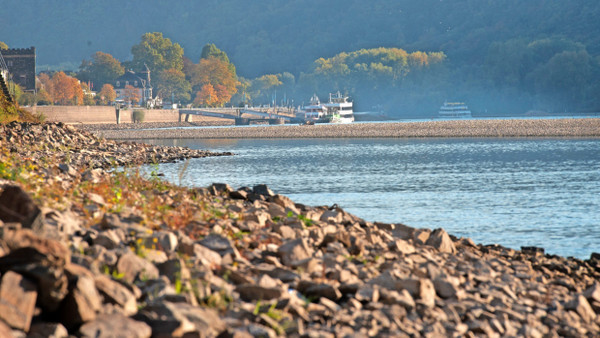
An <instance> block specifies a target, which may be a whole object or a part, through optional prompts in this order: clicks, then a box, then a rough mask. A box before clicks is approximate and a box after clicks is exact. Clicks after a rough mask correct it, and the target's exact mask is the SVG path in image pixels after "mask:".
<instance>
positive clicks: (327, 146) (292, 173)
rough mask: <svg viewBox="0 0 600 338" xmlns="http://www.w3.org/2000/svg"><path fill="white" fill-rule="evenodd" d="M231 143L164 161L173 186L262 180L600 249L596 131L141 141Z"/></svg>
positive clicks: (422, 224) (374, 215)
mask: <svg viewBox="0 0 600 338" xmlns="http://www.w3.org/2000/svg"><path fill="white" fill-rule="evenodd" d="M144 141H145V142H149V143H154V144H163V145H177V146H188V147H190V148H198V149H208V150H212V151H232V152H234V153H235V154H236V155H235V156H231V157H212V158H202V159H193V160H190V161H189V163H188V167H187V170H185V172H184V174H183V176H181V175H180V174H179V173H180V169H181V168H182V165H183V164H181V163H179V164H161V165H160V168H159V170H160V172H162V173H164V174H165V177H166V178H167V179H168V180H169V181H172V182H174V183H176V184H182V185H186V186H208V185H210V184H211V183H213V182H223V183H228V184H229V185H231V186H232V187H234V188H238V187H241V186H249V187H252V186H253V185H256V184H260V183H266V184H268V185H269V187H271V188H272V189H273V190H274V191H275V192H277V193H280V194H284V195H287V196H289V197H290V198H292V199H293V200H294V201H296V202H300V203H304V204H308V205H332V204H334V203H336V204H338V205H339V206H340V207H342V208H343V209H344V210H346V211H348V212H351V213H353V214H355V215H357V216H359V217H361V218H363V219H365V220H368V221H380V222H388V223H403V224H406V225H409V226H413V227H418V228H431V229H434V228H444V229H446V230H447V231H448V232H449V233H451V234H453V235H456V236H465V237H470V238H472V239H473V240H474V241H475V242H476V243H482V244H500V245H503V246H506V247H511V248H515V249H519V248H520V247H521V246H538V247H543V248H545V249H546V253H550V254H557V255H561V256H573V257H577V258H581V259H587V258H589V257H590V254H591V253H592V252H600V140H598V139H539V138H533V139H514V138H511V139H497V138H482V139H464V138H461V139H302V140H281V139H277V140H264V139H261V140H256V139H254V140H189V139H187V140H144Z"/></svg>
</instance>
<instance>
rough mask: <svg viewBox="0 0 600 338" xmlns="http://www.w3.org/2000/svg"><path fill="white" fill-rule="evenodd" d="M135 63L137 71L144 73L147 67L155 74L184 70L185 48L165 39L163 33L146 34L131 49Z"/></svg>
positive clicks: (133, 64) (134, 67) (134, 66)
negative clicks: (171, 70)
mask: <svg viewBox="0 0 600 338" xmlns="http://www.w3.org/2000/svg"><path fill="white" fill-rule="evenodd" d="M131 54H133V61H132V63H131V65H132V66H133V69H134V70H136V71H143V70H144V69H145V65H147V66H148V68H149V69H150V71H151V72H152V73H153V74H160V72H162V71H163V70H166V69H171V68H172V69H176V70H182V69H183V48H182V47H181V46H180V45H179V44H177V43H173V42H171V40H170V39H168V38H165V37H163V34H162V33H159V32H154V33H145V34H144V35H142V40H141V42H140V43H139V44H137V45H134V46H133V47H132V48H131Z"/></svg>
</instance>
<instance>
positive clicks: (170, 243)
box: [152, 231, 178, 253]
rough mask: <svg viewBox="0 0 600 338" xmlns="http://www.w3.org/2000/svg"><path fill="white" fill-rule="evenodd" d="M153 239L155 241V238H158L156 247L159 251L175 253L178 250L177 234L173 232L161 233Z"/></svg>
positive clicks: (156, 234)
mask: <svg viewBox="0 0 600 338" xmlns="http://www.w3.org/2000/svg"><path fill="white" fill-rule="evenodd" d="M152 238H153V241H154V238H156V246H157V247H158V249H159V250H162V251H164V252H167V253H169V252H174V251H175V249H177V244H178V241H177V236H175V234H174V233H172V232H167V231H161V232H159V233H155V234H154V235H153V236H152Z"/></svg>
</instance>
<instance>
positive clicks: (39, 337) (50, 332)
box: [0, 322, 69, 338]
mask: <svg viewBox="0 0 600 338" xmlns="http://www.w3.org/2000/svg"><path fill="white" fill-rule="evenodd" d="M0 337H4V336H3V335H2V333H1V332H0ZM67 337H69V332H68V331H67V329H66V328H65V327H64V326H63V325H62V324H61V323H44V322H40V323H35V324H33V325H32V326H31V329H30V330H29V332H28V334H27V338H67Z"/></svg>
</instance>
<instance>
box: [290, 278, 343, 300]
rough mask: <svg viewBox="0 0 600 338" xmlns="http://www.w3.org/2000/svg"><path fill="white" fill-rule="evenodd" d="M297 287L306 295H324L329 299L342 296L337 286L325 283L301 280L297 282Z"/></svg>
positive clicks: (318, 296)
mask: <svg viewBox="0 0 600 338" xmlns="http://www.w3.org/2000/svg"><path fill="white" fill-rule="evenodd" d="M297 289H298V291H299V292H300V293H302V294H303V295H305V296H306V297H317V298H320V297H325V298H329V299H331V300H338V299H340V298H341V297H342V293H341V292H340V290H338V288H337V287H335V286H333V285H331V284H326V283H315V282H313V281H309V280H301V281H300V282H299V283H298V286H297Z"/></svg>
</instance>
